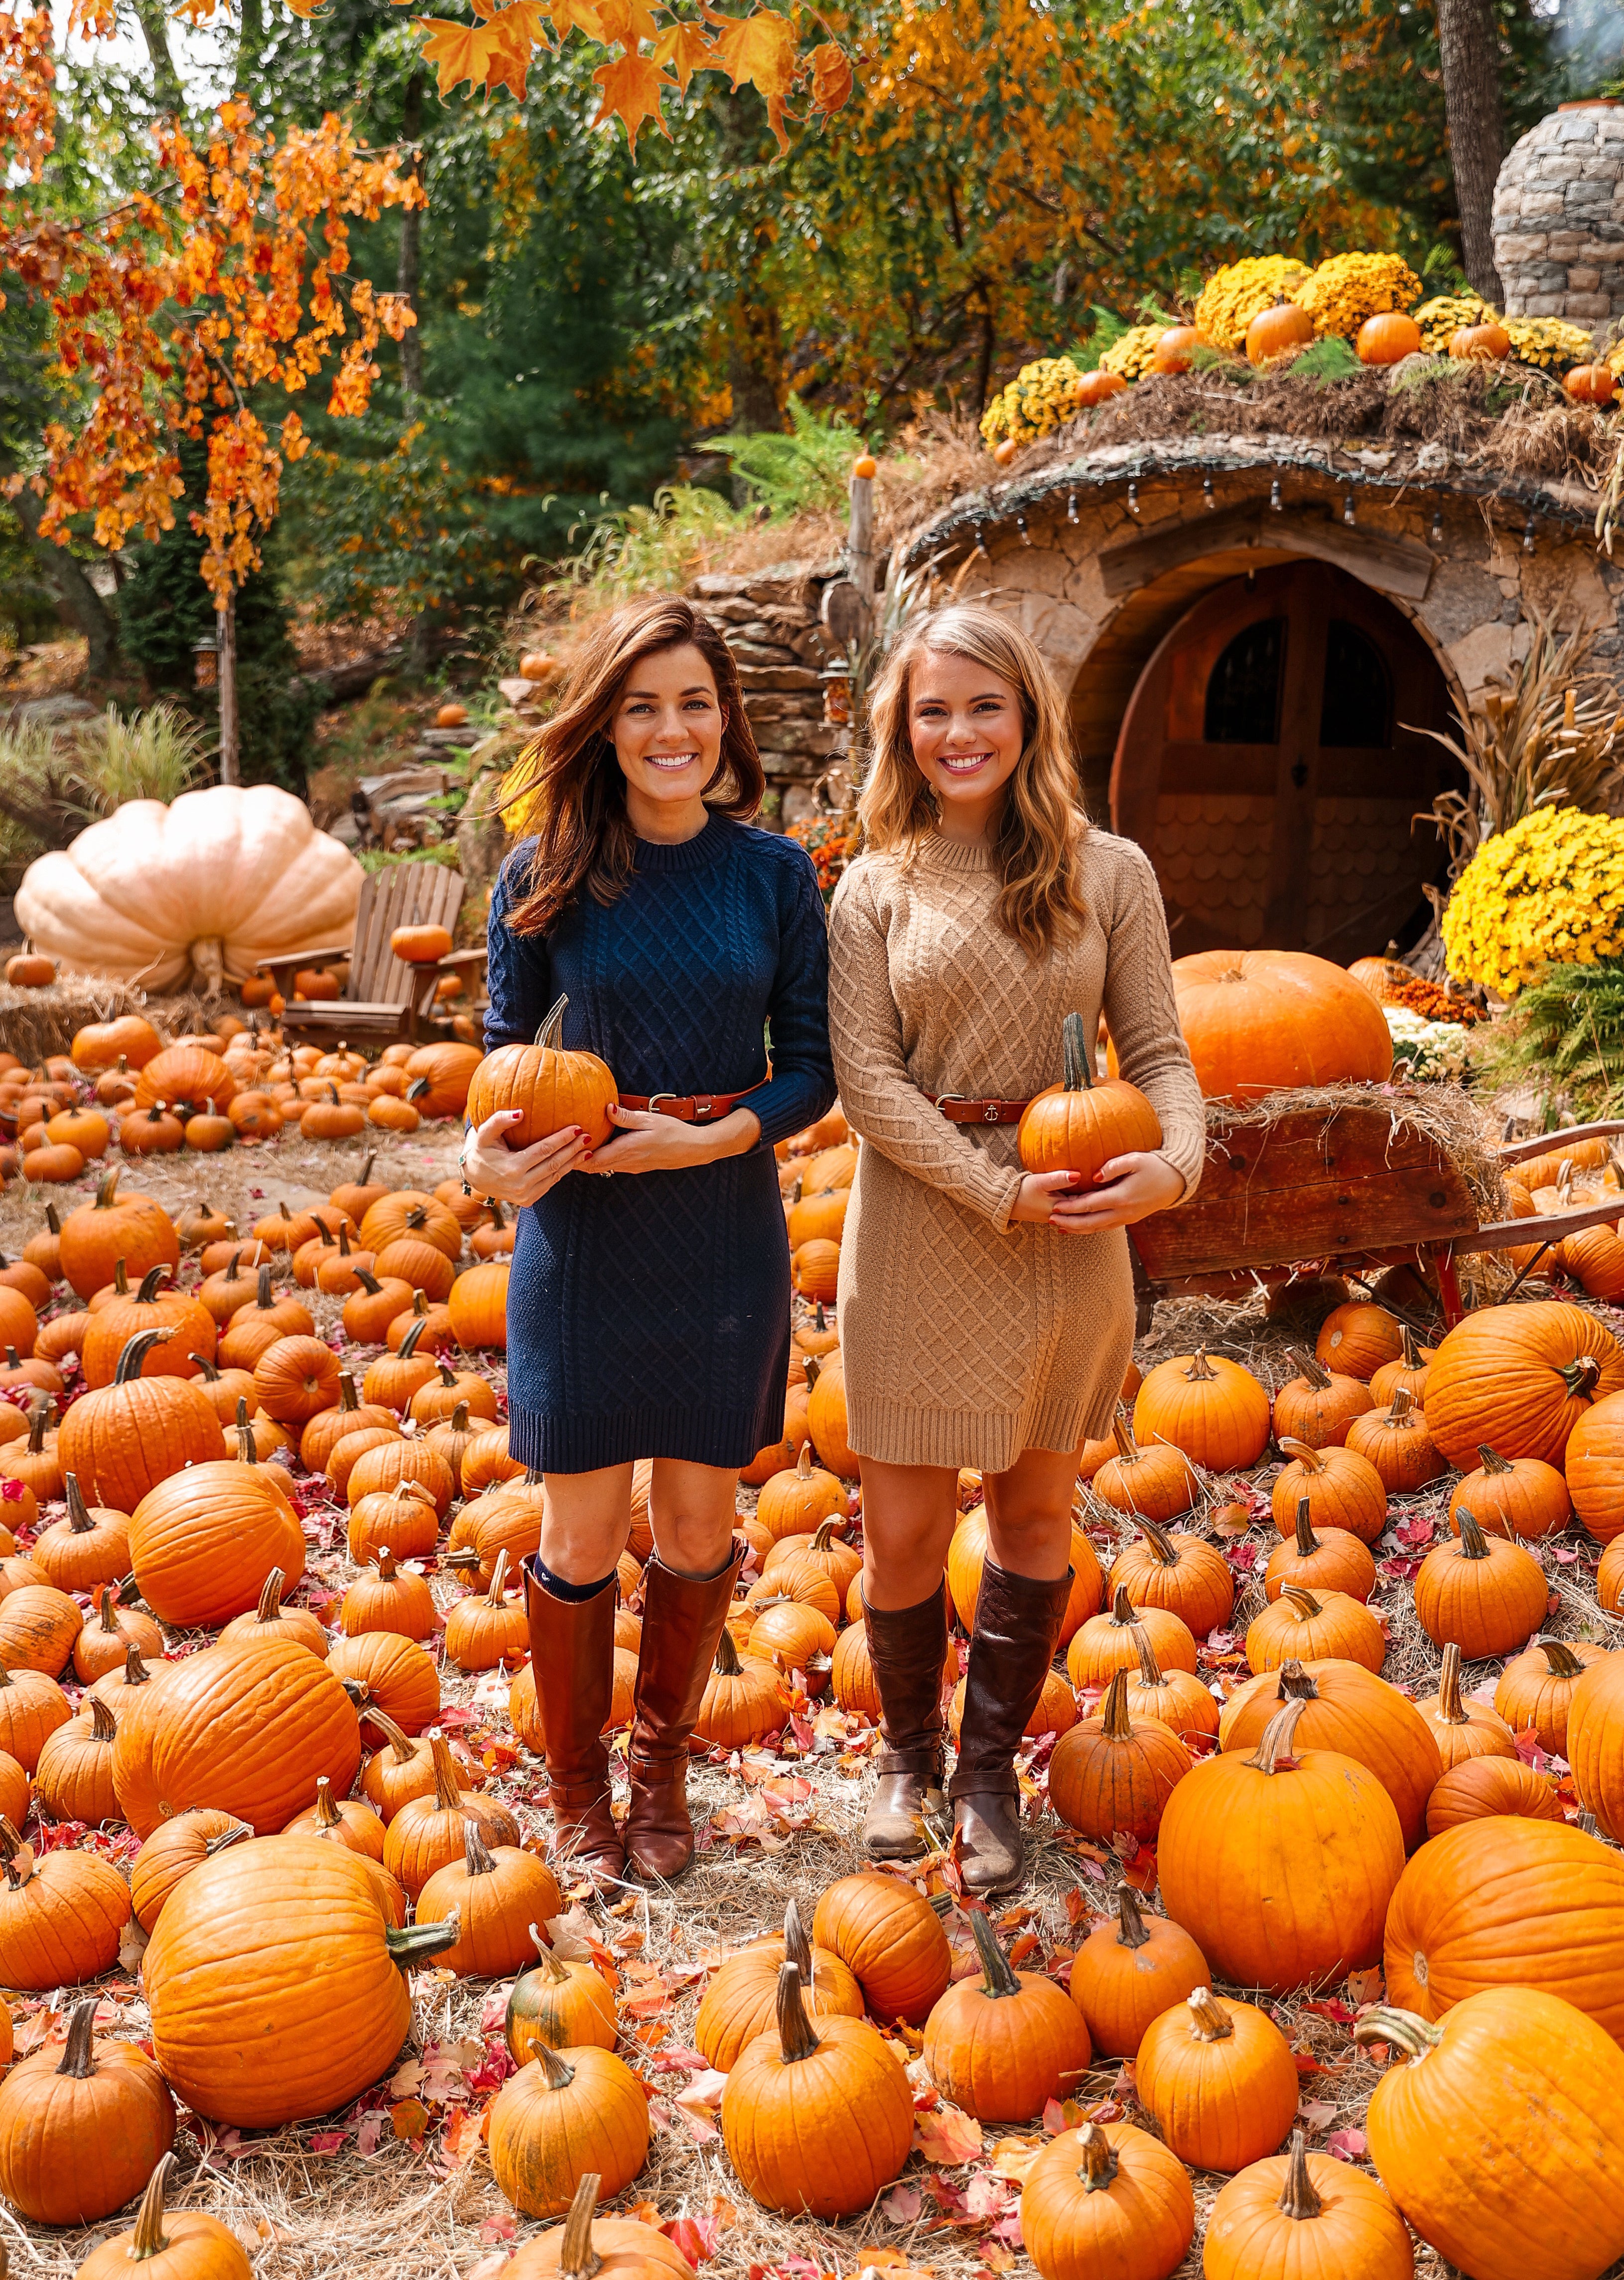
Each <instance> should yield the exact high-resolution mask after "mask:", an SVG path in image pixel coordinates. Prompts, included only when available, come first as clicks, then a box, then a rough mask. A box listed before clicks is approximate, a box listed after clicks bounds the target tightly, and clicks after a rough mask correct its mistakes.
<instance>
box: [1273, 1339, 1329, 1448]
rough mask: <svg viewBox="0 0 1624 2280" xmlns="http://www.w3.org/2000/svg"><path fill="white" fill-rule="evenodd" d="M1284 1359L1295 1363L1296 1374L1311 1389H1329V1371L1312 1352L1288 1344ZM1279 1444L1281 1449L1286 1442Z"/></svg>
mask: <svg viewBox="0 0 1624 2280" xmlns="http://www.w3.org/2000/svg"><path fill="white" fill-rule="evenodd" d="M1286 1360H1288V1361H1290V1362H1295V1363H1296V1364H1297V1375H1298V1376H1299V1377H1300V1378H1302V1379H1304V1380H1305V1382H1306V1383H1307V1384H1308V1385H1310V1386H1311V1387H1312V1389H1313V1390H1314V1392H1316V1393H1328V1392H1329V1391H1330V1387H1331V1373H1330V1371H1329V1370H1328V1369H1326V1368H1325V1367H1323V1366H1322V1365H1321V1364H1320V1362H1318V1361H1316V1360H1315V1359H1314V1357H1313V1355H1312V1354H1311V1353H1305V1352H1303V1349H1302V1347H1301V1346H1288V1347H1287V1348H1286ZM1280 1445H1281V1448H1282V1449H1283V1448H1284V1447H1285V1445H1286V1444H1285V1443H1284V1442H1283V1441H1282V1442H1281V1444H1280Z"/></svg>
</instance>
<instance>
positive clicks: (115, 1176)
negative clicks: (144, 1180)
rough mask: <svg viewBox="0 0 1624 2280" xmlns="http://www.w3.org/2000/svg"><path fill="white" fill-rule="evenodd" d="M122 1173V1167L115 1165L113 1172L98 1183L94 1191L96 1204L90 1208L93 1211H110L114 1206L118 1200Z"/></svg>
mask: <svg viewBox="0 0 1624 2280" xmlns="http://www.w3.org/2000/svg"><path fill="white" fill-rule="evenodd" d="M123 1173H124V1167H123V1165H122V1164H119V1165H117V1166H115V1167H114V1168H113V1170H112V1171H111V1172H109V1173H108V1175H107V1176H106V1178H105V1179H104V1180H103V1181H102V1182H100V1183H99V1185H98V1186H97V1188H96V1202H95V1204H94V1205H93V1206H92V1208H93V1209H94V1210H96V1211H112V1208H113V1206H114V1205H115V1204H116V1203H117V1202H118V1200H119V1180H120V1179H121V1178H122V1176H123Z"/></svg>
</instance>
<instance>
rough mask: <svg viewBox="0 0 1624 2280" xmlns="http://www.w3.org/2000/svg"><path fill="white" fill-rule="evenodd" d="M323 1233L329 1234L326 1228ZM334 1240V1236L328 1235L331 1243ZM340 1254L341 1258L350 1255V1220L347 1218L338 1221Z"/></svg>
mask: <svg viewBox="0 0 1624 2280" xmlns="http://www.w3.org/2000/svg"><path fill="white" fill-rule="evenodd" d="M322 1233H323V1234H324V1235H326V1234H327V1229H325V1228H324V1229H322ZM332 1240H333V1238H332V1236H330V1235H329V1236H327V1241H328V1242H329V1243H331V1241H332ZM338 1255H339V1257H340V1258H341V1259H348V1258H349V1256H350V1222H349V1221H348V1220H347V1219H341V1220H340V1221H339V1222H338Z"/></svg>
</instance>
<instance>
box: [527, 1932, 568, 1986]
mask: <svg viewBox="0 0 1624 2280" xmlns="http://www.w3.org/2000/svg"><path fill="white" fill-rule="evenodd" d="M528 1930H529V1933H530V1945H532V1947H534V1948H535V1955H536V1961H535V1969H536V1970H538V1971H540V1972H542V1973H543V1975H544V1976H545V1977H546V1978H547V1980H548V1982H549V1983H550V1985H552V1986H554V1987H562V1986H563V1984H564V1983H565V1981H566V1979H567V1978H568V1977H569V1973H568V1972H567V1971H566V1969H565V1968H564V1966H563V1965H562V1964H561V1963H560V1962H559V1960H558V1957H557V1956H556V1955H555V1954H554V1953H553V1952H552V1949H551V1948H550V1945H548V1943H547V1940H546V1939H545V1937H543V1932H542V1928H541V1926H540V1925H539V1924H531V1925H530V1926H529V1927H528Z"/></svg>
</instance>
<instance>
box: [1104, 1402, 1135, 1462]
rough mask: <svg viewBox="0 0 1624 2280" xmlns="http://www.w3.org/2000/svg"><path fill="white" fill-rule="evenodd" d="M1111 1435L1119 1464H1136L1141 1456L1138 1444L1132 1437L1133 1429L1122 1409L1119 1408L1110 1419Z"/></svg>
mask: <svg viewBox="0 0 1624 2280" xmlns="http://www.w3.org/2000/svg"><path fill="white" fill-rule="evenodd" d="M1111 1437H1112V1440H1113V1441H1114V1442H1115V1443H1116V1444H1117V1462H1118V1464H1119V1465H1136V1464H1138V1462H1139V1461H1140V1456H1141V1451H1140V1447H1139V1444H1138V1443H1137V1441H1135V1438H1134V1429H1133V1427H1132V1425H1130V1424H1129V1422H1128V1416H1127V1413H1126V1412H1125V1411H1123V1410H1120V1409H1119V1410H1118V1412H1117V1413H1116V1415H1115V1416H1114V1417H1113V1418H1112V1421H1111Z"/></svg>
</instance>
